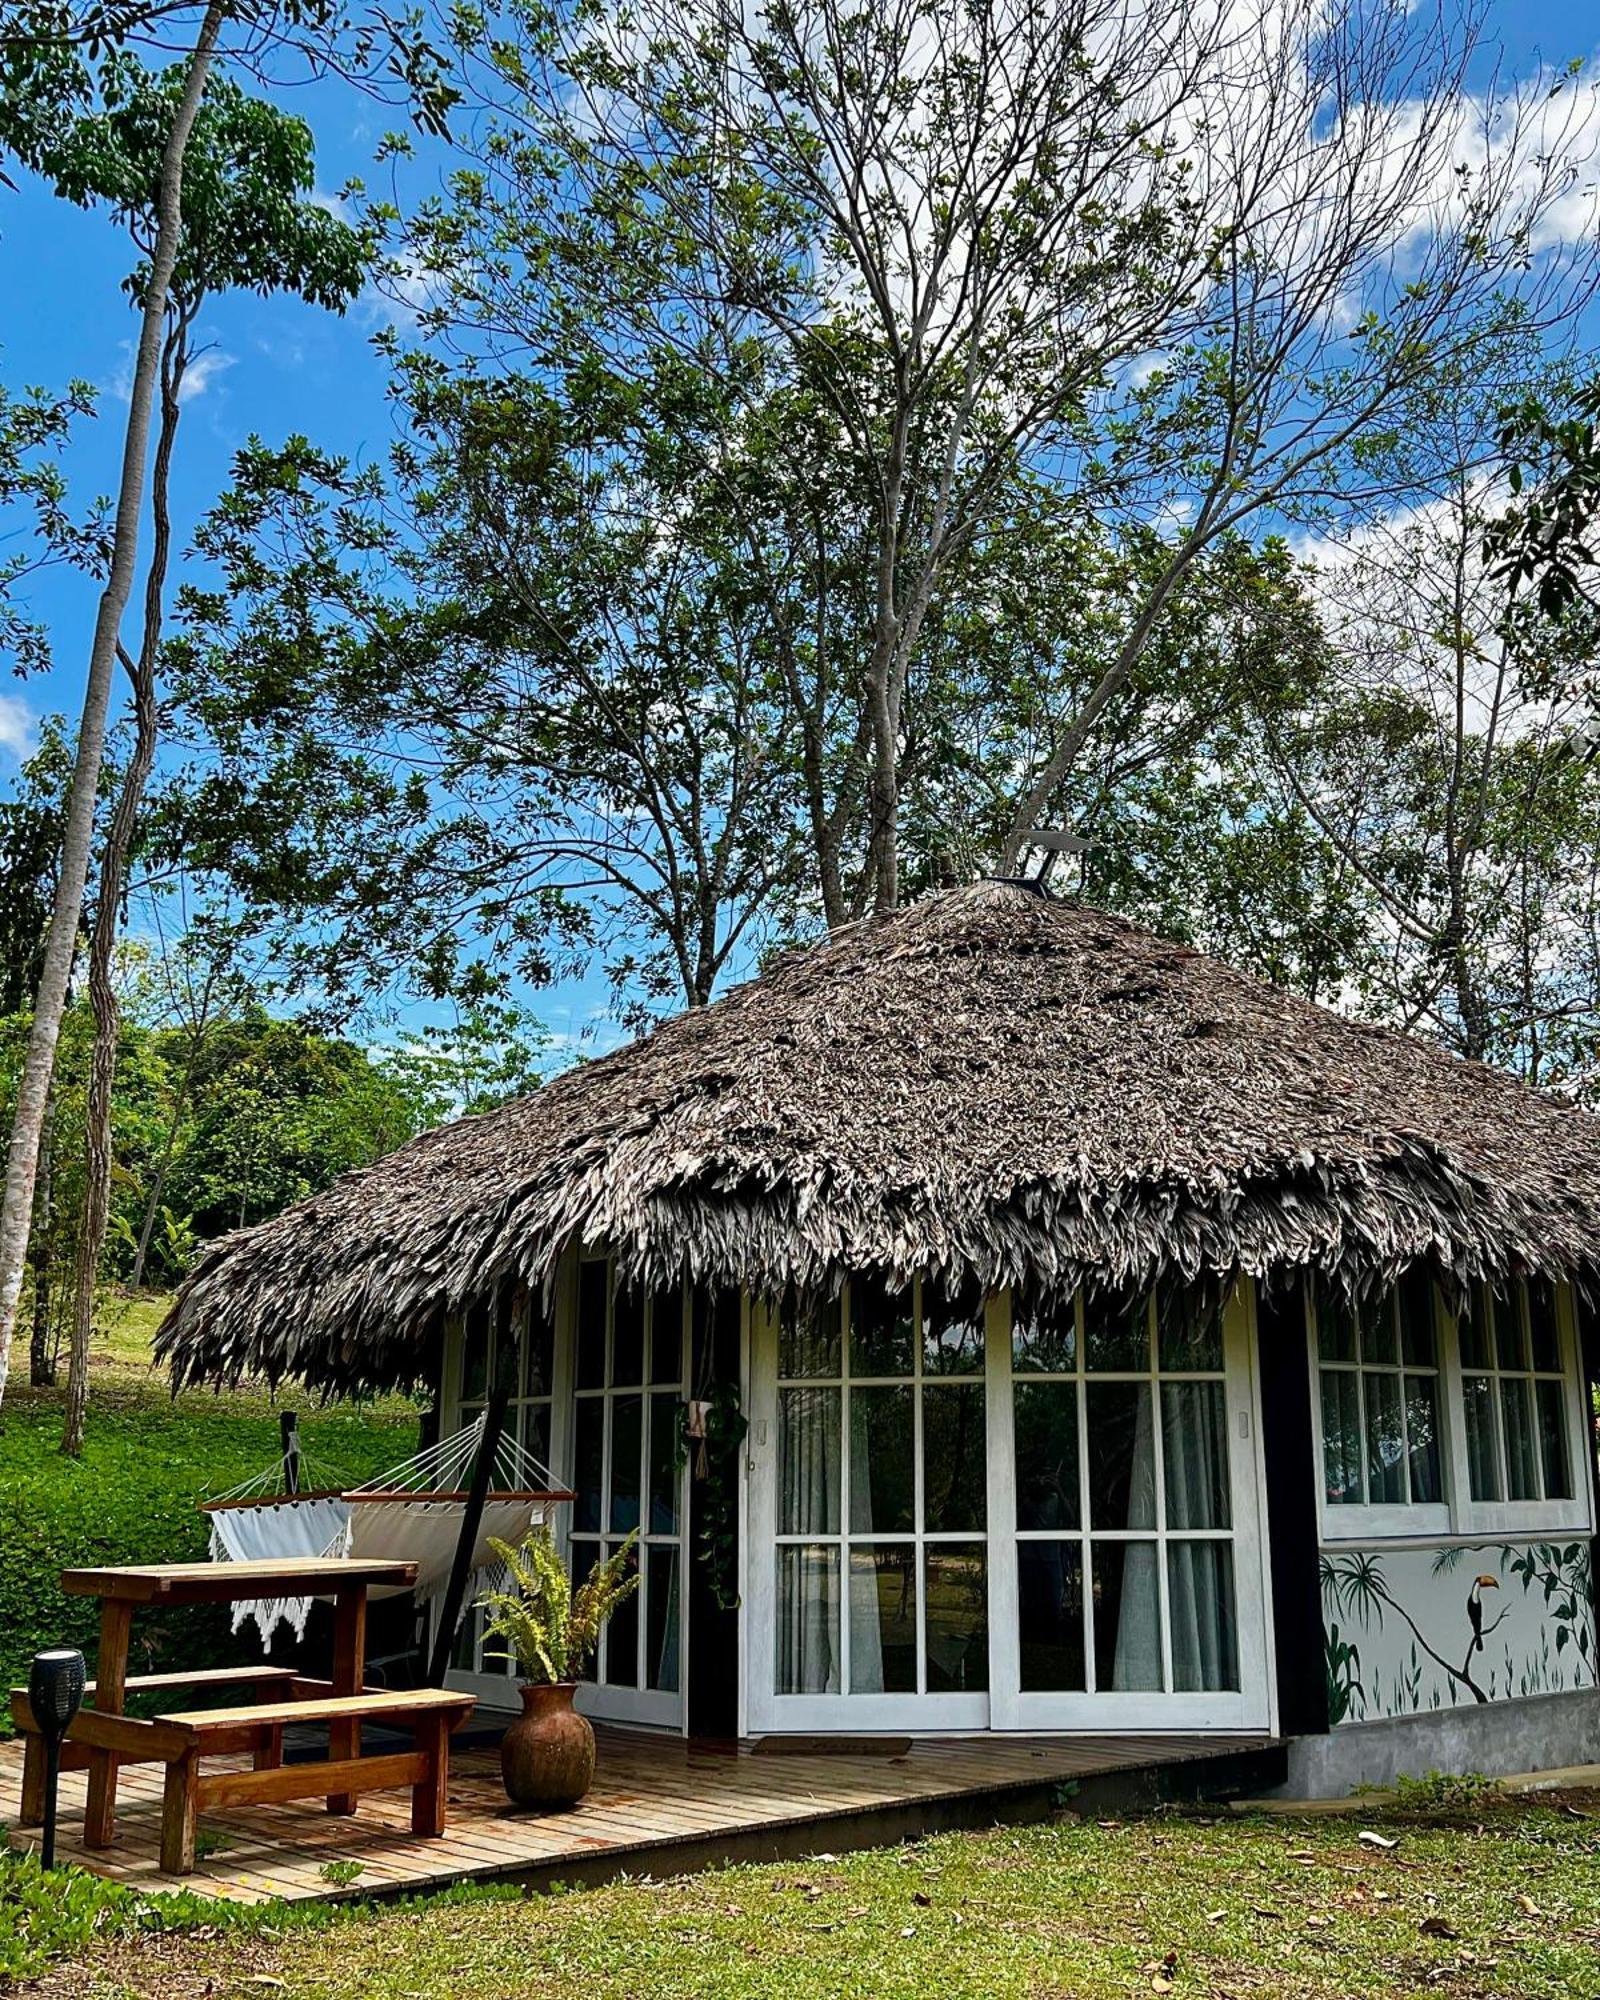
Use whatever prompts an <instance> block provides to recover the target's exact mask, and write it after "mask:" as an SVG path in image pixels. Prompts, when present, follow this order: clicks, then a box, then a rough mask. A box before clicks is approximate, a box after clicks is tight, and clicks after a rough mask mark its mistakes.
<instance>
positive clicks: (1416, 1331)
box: [1399, 1266, 1438, 1368]
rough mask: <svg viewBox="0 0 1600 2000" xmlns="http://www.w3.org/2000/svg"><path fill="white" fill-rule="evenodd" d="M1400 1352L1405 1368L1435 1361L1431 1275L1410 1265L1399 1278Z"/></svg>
mask: <svg viewBox="0 0 1600 2000" xmlns="http://www.w3.org/2000/svg"><path fill="white" fill-rule="evenodd" d="M1399 1306H1400V1353H1401V1358H1402V1359H1403V1360H1404V1362H1405V1364H1406V1366H1407V1367H1408V1368H1432V1367H1434V1366H1436V1365H1437V1362H1438V1349H1437V1346H1436V1343H1435V1336H1434V1325H1433V1279H1432V1277H1431V1276H1430V1274H1429V1273H1428V1272H1427V1271H1426V1270H1419V1269H1417V1268H1416V1266H1413V1267H1412V1268H1411V1270H1409V1271H1407V1273H1406V1275H1405V1276H1404V1277H1403V1278H1402V1279H1401V1280H1400V1291H1399Z"/></svg>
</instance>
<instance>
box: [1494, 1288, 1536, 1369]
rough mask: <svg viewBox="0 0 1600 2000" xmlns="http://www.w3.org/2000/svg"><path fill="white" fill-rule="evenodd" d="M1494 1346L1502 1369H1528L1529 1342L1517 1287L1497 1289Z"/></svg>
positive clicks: (1495, 1292)
mask: <svg viewBox="0 0 1600 2000" xmlns="http://www.w3.org/2000/svg"><path fill="white" fill-rule="evenodd" d="M1494 1345H1495V1352H1496V1354H1498V1355H1499V1357H1500V1366H1501V1367H1502V1368H1526V1367H1527V1365H1528V1342H1527V1336H1526V1335H1525V1333H1524V1331H1523V1326H1522V1301H1521V1298H1520V1297H1519V1295H1518V1293H1517V1291H1516V1289H1515V1287H1503V1286H1500V1285H1496V1287H1495V1291H1494Z"/></svg>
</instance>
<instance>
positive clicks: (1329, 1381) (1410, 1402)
mask: <svg viewBox="0 0 1600 2000" xmlns="http://www.w3.org/2000/svg"><path fill="white" fill-rule="evenodd" d="M1317 1353H1318V1364H1319V1375H1320V1385H1321V1390H1322V1466H1323V1497H1324V1499H1325V1500H1326V1502H1327V1504H1328V1505H1329V1506H1330V1507H1437V1506H1438V1505H1439V1504H1440V1503H1441V1501H1442V1499H1443V1495H1444V1487H1443V1478H1442V1469H1441V1452H1440V1427H1439V1329H1438V1324H1437V1319H1436V1315H1435V1310H1434V1296H1433V1284H1432V1281H1431V1280H1430V1279H1429V1278H1427V1277H1426V1276H1425V1275H1422V1274H1412V1275H1411V1276H1410V1277H1408V1278H1407V1279H1406V1280H1405V1282H1404V1283H1402V1284H1400V1285H1398V1286H1396V1287H1395V1289H1394V1290H1393V1291H1388V1292H1383V1293H1380V1294H1379V1295H1377V1296H1376V1297H1373V1298H1369V1299H1367V1300H1364V1301H1363V1302H1362V1304H1361V1305H1360V1306H1352V1305H1350V1304H1349V1303H1348V1302H1347V1301H1345V1300H1343V1299H1342V1298H1339V1297H1338V1296H1336V1295H1334V1294H1331V1293H1329V1292H1327V1291H1324V1293H1323V1294H1322V1296H1321V1298H1320V1299H1319V1301H1318V1307H1317Z"/></svg>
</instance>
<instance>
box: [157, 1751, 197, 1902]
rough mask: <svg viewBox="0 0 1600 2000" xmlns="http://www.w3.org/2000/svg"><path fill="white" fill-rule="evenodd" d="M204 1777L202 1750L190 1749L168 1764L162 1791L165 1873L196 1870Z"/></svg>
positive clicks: (162, 1852) (185, 1872) (191, 1872)
mask: <svg viewBox="0 0 1600 2000" xmlns="http://www.w3.org/2000/svg"><path fill="white" fill-rule="evenodd" d="M199 1777H200V1754H199V1752H198V1751H197V1750H186V1751H185V1752H184V1753H183V1755H182V1756H181V1757H175V1758H174V1759H173V1760H172V1762H171V1763H170V1764H169V1765H168V1766H167V1780H166V1784H165V1786H164V1788H163V1790H162V1794H161V1872H162V1873H163V1874H164V1875H192V1874H193V1873H194V1831H195V1819H196V1816H197V1805H198V1802H197V1800H196V1797H195V1792H196V1787H197V1785H198V1782H199Z"/></svg>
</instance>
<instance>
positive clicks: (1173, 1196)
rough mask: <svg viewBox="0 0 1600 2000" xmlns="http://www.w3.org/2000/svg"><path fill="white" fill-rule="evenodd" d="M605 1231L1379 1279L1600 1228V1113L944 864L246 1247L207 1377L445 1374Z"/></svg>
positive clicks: (1061, 1277)
mask: <svg viewBox="0 0 1600 2000" xmlns="http://www.w3.org/2000/svg"><path fill="white" fill-rule="evenodd" d="M575 1242H584V1243H588V1244H592V1245H608V1246H610V1247H611V1248H612V1249H613V1250H614V1252H615V1254H616V1256H617V1259H618V1264H619V1270H620V1271H621V1273H622V1275H623V1276H625V1277H627V1278H630V1279H637V1280H639V1281H640V1282H643V1283H647V1284H654V1283H657V1282H659V1281H661V1280H663V1279H666V1278H668V1277H676V1276H678V1275H686V1276H688V1277H690V1278H692V1279H693V1280H695V1281H696V1282H699V1283H706V1284H719V1285H720V1284H730V1285H746V1286H749V1287H751V1288H752V1289H753V1290H757V1291H762V1292H768V1293H772V1292H776V1291H779V1290H781V1289H782V1288H784V1287H787V1286H791V1285H793V1286H798V1287H801V1288H815V1287H823V1288H826V1287H829V1286H832V1285H835V1284H837V1283H838V1281H839V1279H840V1278H841V1277H842V1276H843V1275H844V1274H845V1273H847V1272H850V1271H880V1272H883V1273H885V1274H889V1275H893V1276H897V1277H904V1276H906V1275H908V1274H910V1273H911V1272H913V1271H916V1270H920V1271H922V1272H924V1273H929V1272H932V1273H945V1274H950V1275H952V1276H962V1275H968V1274H970V1275H975V1276H976V1277H977V1278H978V1279H979V1280H980V1281H981V1282H982V1283H983V1284H984V1285H985V1286H987V1287H990V1288H995V1287H999V1286H1001V1285H1005V1284H1017V1283H1020V1282H1028V1281H1040V1282H1044V1283H1047V1284H1064V1285H1071V1284H1076V1283H1078V1282H1079V1281H1081V1279H1082V1278H1083V1277H1085V1276H1086V1275H1089V1274H1092V1273H1097V1274H1105V1275H1109V1276H1111V1277H1113V1278H1116V1279H1119V1280H1120V1279H1135V1280H1137V1279H1143V1278H1145V1277H1148V1276H1151V1275H1153V1274H1154V1272H1155V1271H1156V1270H1157V1269H1158V1268H1160V1267H1177V1268H1179V1269H1181V1270H1182V1271H1184V1272H1185V1273H1187V1274H1191V1275H1192V1274H1196V1273H1198V1272H1200V1271H1202V1270H1214V1271H1218V1272H1233V1271H1244V1272H1248V1273H1251V1274H1253V1275H1256V1276H1258V1277H1270V1276H1271V1275H1272V1274H1274V1273H1276V1272H1290V1271H1294V1270H1297V1269H1299V1268H1303V1267H1312V1268H1315V1269H1318V1270H1320V1271H1322V1272H1324V1273H1327V1274H1329V1275H1330V1276H1332V1277H1334V1278H1335V1279H1337V1280H1339V1281H1341V1282H1344V1283H1346V1284H1348V1285H1350V1286H1352V1287H1353V1288H1356V1289H1360V1288H1363V1287H1365V1286H1366V1285H1369V1284H1372V1283H1376V1282H1379V1281H1385V1282H1386V1281H1387V1280H1388V1279H1390V1278H1391V1277H1392V1276H1393V1275H1394V1274H1395V1273H1396V1272H1397V1271H1398V1270H1399V1269H1401V1268H1402V1267H1404V1266H1406V1265H1408V1264H1410V1263H1412V1262H1413V1261H1415V1260H1417V1259H1422V1258H1425V1259H1428V1260H1430V1261H1432V1262H1433V1264H1434V1265H1435V1267H1436V1268H1437V1269H1438V1270H1439V1271H1440V1272H1441V1273H1442V1274H1443V1275H1444V1276H1446V1277H1447V1278H1451V1277H1453V1278H1456V1279H1461V1280H1465V1279H1469V1278H1474V1277H1477V1276H1480V1275H1482V1274H1484V1273H1485V1272H1488V1271H1491V1270H1497V1269H1511V1270H1519V1269H1520V1270H1537V1271H1542V1272H1546V1273H1549V1274H1552V1275H1559V1276H1564V1277H1572V1276H1576V1277H1580V1278H1581V1277H1583V1276H1585V1275H1587V1274H1588V1273H1590V1272H1592V1270H1593V1268H1594V1266H1595V1264H1596V1263H1597V1262H1600V1120H1597V1119H1595V1118H1594V1117H1592V1116H1591V1115H1589V1114H1587V1113H1586V1112H1584V1111H1582V1110H1578V1109H1575V1108H1572V1107H1570V1106H1569V1105H1567V1104H1565V1103H1563V1102H1560V1101H1558V1100H1556V1099H1553V1098H1549V1097H1544V1096H1540V1095H1537V1094H1536V1093H1534V1092H1532V1091H1530V1090H1528V1089H1526V1088H1525V1087H1524V1086H1522V1085H1521V1084H1519V1083H1517V1082H1516V1081H1514V1080H1513V1079H1511V1078H1510V1077H1507V1076H1505V1075H1502V1074H1499V1073H1497V1072H1495V1071H1493V1070H1490V1069H1486V1068H1483V1067H1480V1066H1477V1065H1474V1064H1470V1063H1463V1062H1460V1061H1457V1060H1455V1059H1453V1058H1452V1057H1450V1056H1448V1055H1445V1054H1443V1053H1441V1052H1440V1051H1439V1050H1438V1049H1435V1048H1432V1047H1429V1046H1428V1045H1427V1044H1425V1043H1423V1042H1419V1041H1416V1040H1414V1039H1411V1038H1409V1037H1407V1036H1405V1035H1403V1034H1399V1033H1396V1032H1393V1031H1390V1030H1387V1029H1382V1028H1376V1027H1369V1026H1364V1025H1362V1024H1360V1023H1357V1022H1355V1021H1352V1020H1349V1019H1346V1018H1344V1017H1343V1016H1341V1015H1338V1014H1334V1013H1330V1012H1328V1011H1327V1010H1326V1009H1323V1008H1320V1007H1316V1006H1312V1005H1310V1004H1308V1003H1307V1002H1305V1001H1302V1000H1298V999H1295V998H1293V997H1292V996H1290V995H1288V994H1286V993H1283V992H1280V991H1277V990H1276V989H1274V988H1272V987H1270V986H1267V985H1264V984H1263V983H1261V982H1260V981H1258V980H1256V979H1252V978H1248V977H1246V976H1244V975H1242V974H1240V973H1238V972H1235V971H1233V970H1231V969H1230V968H1229V967H1227V966H1225V965H1222V964H1219V963H1218V962H1217V961H1216V960H1215V959H1211V958H1207V957H1206V956H1204V955H1203V954H1201V953H1199V952H1197V951H1194V950H1191V949H1188V948H1186V947H1183V946H1179V945H1174V944H1171V943H1168V942H1164V941H1163V940H1161V939H1160V938H1157V937H1154V936H1152V935H1150V934H1149V933H1148V932H1146V931H1143V930H1140V929H1139V928H1137V927H1136V926H1134V925H1132V924H1130V923H1126V922H1124V921H1123V920H1121V919H1119V918H1117V917H1113V916H1109V915H1107V914H1105V913H1104V912H1102V911H1099V910H1094V909H1088V908H1083V907H1080V906H1078V905H1075V904H1073V903H1069V902H1064V901H1055V900H1051V899H1048V898H1046V897H1043V896H1041V895H1039V894H1037V893H1034V892H1033V891H1032V890H1031V889H1029V888H1028V887H1026V886H1023V885H1017V884H1010V883H985V884H980V885H978V886H975V887H971V888H966V889H959V890H953V891H950V892H947V893H944V894H941V895H936V896H932V897H930V898H928V899H927V900H926V901H924V902H921V903H919V904H917V905H915V906H914V907H912V908H910V909H907V910H904V911H901V912H900V913H898V914H897V915H895V916H893V917H891V918H888V919H882V920H875V921H867V922H863V923H861V924H858V925H856V926H853V927H852V928H850V929H849V930H847V931H845V932H842V933H840V934H838V935H836V936H834V937H832V938H830V939H829V940H827V941H826V942H825V943H822V944H819V945H817V946H815V947H814V948H812V949H809V950H806V951H801V952H796V953H794V954H792V955H791V956H789V957H787V958H786V959H784V960H783V961H782V962H781V963H780V964H778V965H777V966H775V967H774V968H773V969H772V970H770V971H769V972H768V973H767V974H766V975H765V976H764V977H763V978H761V979H759V980H756V981H753V982H752V983H750V984H749V985H746V986H743V987H741V988H739V989H738V990H737V991H734V992H732V993H730V994H728V995H727V997H726V998H724V999H722V1000H720V1001H718V1002H717V1003H716V1004H715V1005H714V1006H711V1007H709V1008H707V1009H705V1010H704V1011H702V1012H698V1013H694V1014H689V1015H685V1016H683V1017H681V1018H679V1019H677V1020H674V1021H672V1022H670V1023H668V1024H667V1025H666V1026H664V1027H662V1028H661V1029H659V1030H658V1031H657V1032H656V1033H654V1034H653V1035H651V1036H650V1037H648V1038H647V1039H646V1040H644V1041H641V1042H638V1043H636V1044H634V1045H632V1046H630V1047H627V1048H624V1049H620V1050H618V1051H617V1052H616V1053H615V1054H612V1055H609V1056H606V1057H604V1058H603V1059H601V1060H599V1061H596V1062H592V1063H589V1064H586V1065H584V1066H583V1067H581V1068H577V1069H574V1070H572V1071H570V1072H568V1073H567V1074H565V1075H563V1076H561V1077H559V1078H558V1079H557V1080H556V1081H555V1082H553V1083H551V1084H550V1085H548V1086H547V1087H546V1088H544V1089H542V1090H540V1091H539V1092H537V1093H536V1094H535V1095H534V1096H532V1097H529V1098H524V1099H521V1100H519V1101H517V1102H515V1103H512V1104H508V1105H506V1106H504V1107H502V1108H501V1109H499V1110H497V1111H493V1112H490V1113H488V1114H486V1115H484V1116H482V1117H477V1118H467V1119H463V1120H461V1121H460V1122H459V1123H457V1124H454V1125H449V1126H446V1127H443V1128H441V1129H440V1130H437V1131H433V1132H429V1133H427V1134H425V1135H424V1136H423V1137H421V1138H419V1139H416V1140H414V1141H412V1142H411V1143H410V1144H409V1145H407V1146H404V1147H402V1148H401V1149H400V1150H399V1151H398V1152H396V1153H394V1154H392V1155H391V1156H390V1157H388V1158H387V1159H384V1160H381V1161H379V1162H378V1163H377V1164H376V1165H375V1166H372V1167H368V1168H365V1169H363V1170H361V1171H359V1172H356V1173H352V1174H348V1175H346V1176H345V1177H344V1178H343V1179H342V1180H340V1181H339V1182H337V1183H336V1184H335V1185H334V1186H333V1187H331V1188H330V1189H328V1190H327V1191H326V1192H325V1193H323V1194H321V1195H318V1196H316V1197H315V1198H313V1199H311V1200H309V1201H305V1202H302V1203H300V1204H299V1205H298V1206H296V1207H294V1208H292V1209H290V1210H288V1211H287V1212H286V1213H285V1214H283V1215H280V1216H278V1217H276V1218H275V1219H274V1220H272V1221H271V1222H268V1223H264V1224H262V1225H261V1226H260V1227H258V1228H255V1229H251V1230H246V1231H242V1232H240V1233H239V1234H237V1235H235V1236H232V1237H230V1238H228V1239H226V1240H225V1241H224V1242H223V1243H221V1244H219V1245H218V1246H216V1247H215V1248H214V1249H212V1250H211V1251H210V1252H209V1253H208V1254H207V1255H206V1256H205V1258H204V1259H203V1260H202V1261H201V1263H200V1265H199V1266H198V1268H197V1269H196V1271H195V1273H194V1274H193V1276H192V1277H191V1278H190V1280H189V1281H188V1283H187V1284H186V1285H185V1286H184V1288H183V1291H182V1293H181V1294H180V1297H179V1300H178V1303H177V1305H176V1306H175V1308H174V1310H173V1313H172V1315H171V1317H170V1318H169V1319H168V1321H167V1323H166V1325H165V1327H164V1328H163V1330H162V1334H161V1337H160V1343H159V1351H160V1352H161V1353H162V1354H163V1355H164V1356H165V1357H167V1358H168V1359H169V1360H171V1362H172V1364H173V1366H174V1369H175V1371H176V1373H177V1374H178V1376H179V1377H180V1378H181V1379H184V1380H190V1381H194V1380H203V1379H227V1378H230V1377H235V1376H238V1375H240V1374H242V1373H245V1372H253V1371H263V1372H265V1373H266V1374H268V1375H269V1376H272V1377H274V1378H276V1377H278V1376H282V1375H285V1374H294V1375H298V1376H300V1377H302V1378H303V1379H305V1380H307V1381H308V1382H310V1383H312V1384H314V1385H318V1384H320V1385H337V1386H339V1387H342V1388H350V1387H356V1386H362V1385H366V1386H383V1385H389V1384H393V1383H396V1382H405V1381H411V1380H416V1379H420V1378H423V1377H425V1376H426V1375H427V1374H428V1372H429V1370H430V1368H431V1367H432V1365H433V1361H434V1357H435V1355H436V1352H437V1346H436V1343H437V1336H438V1332H439V1329H440V1327H441V1325H442V1323H443V1319H444V1317H445V1315H446V1314H447V1313H448V1312H449V1311H450V1310H451V1309H452V1308H454V1307H456V1306H458V1305H460V1304H461V1303H462V1302H463V1301H465V1300H467V1299H469V1298H471V1297H473V1296H475V1295H481V1294H482V1293H483V1292H484V1290H485V1289H486V1288H487V1287H488V1286H490V1285H491V1284H493V1283H495V1282H496V1281H498V1280H499V1279H502V1278H505V1277H515V1278H517V1279H520V1280H522V1281H525V1282H527V1283H529V1284H532V1285H538V1284H541V1283H543V1282H544V1281H546V1280H547V1279H548V1278H549V1276H550V1274H551V1272H552V1270H553V1269H554V1267H555V1264H556V1261H557V1260H558V1258H559V1257H560V1255H561V1253H562V1252H563V1250H564V1249H565V1248H567V1247H568V1246H570V1245H572V1244H573V1243H575Z"/></svg>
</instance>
